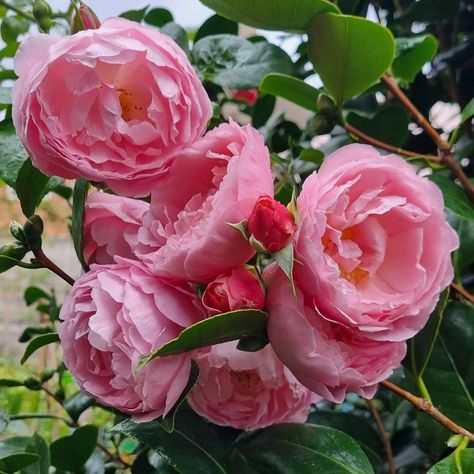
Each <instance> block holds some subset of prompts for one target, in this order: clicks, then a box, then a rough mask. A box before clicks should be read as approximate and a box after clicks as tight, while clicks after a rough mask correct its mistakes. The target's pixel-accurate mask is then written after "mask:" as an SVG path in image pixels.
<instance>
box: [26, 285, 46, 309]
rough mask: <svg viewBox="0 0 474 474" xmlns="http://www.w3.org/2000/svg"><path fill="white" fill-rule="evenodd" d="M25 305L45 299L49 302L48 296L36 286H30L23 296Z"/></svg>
mask: <svg viewBox="0 0 474 474" xmlns="http://www.w3.org/2000/svg"><path fill="white" fill-rule="evenodd" d="M23 298H24V300H25V303H26V304H27V305H28V306H30V305H32V304H33V303H36V302H37V301H38V300H40V299H45V300H48V301H49V295H48V293H46V292H45V291H44V290H42V289H41V288H38V287H36V286H30V287H28V288H27V289H26V290H25V294H24V296H23Z"/></svg>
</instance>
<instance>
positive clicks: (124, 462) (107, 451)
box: [97, 443, 132, 469]
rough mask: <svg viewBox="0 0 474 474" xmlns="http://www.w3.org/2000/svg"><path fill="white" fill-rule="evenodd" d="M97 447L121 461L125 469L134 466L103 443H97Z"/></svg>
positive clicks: (115, 459)
mask: <svg viewBox="0 0 474 474" xmlns="http://www.w3.org/2000/svg"><path fill="white" fill-rule="evenodd" d="M97 447H98V448H99V449H100V450H101V451H102V452H103V453H104V454H105V455H106V456H109V458H111V459H113V460H114V461H116V462H118V463H120V464H121V465H122V466H123V467H124V468H125V469H127V468H130V467H132V466H131V465H130V464H129V463H128V462H126V461H124V460H123V459H122V458H121V457H120V455H119V454H117V455H115V454H113V453H112V452H110V451H109V450H108V449H107V448H106V447H105V446H104V445H103V444H101V443H97Z"/></svg>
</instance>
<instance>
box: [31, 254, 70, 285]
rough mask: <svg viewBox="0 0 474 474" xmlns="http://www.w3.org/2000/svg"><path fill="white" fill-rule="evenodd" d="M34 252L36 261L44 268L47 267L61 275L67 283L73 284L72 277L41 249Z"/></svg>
mask: <svg viewBox="0 0 474 474" xmlns="http://www.w3.org/2000/svg"><path fill="white" fill-rule="evenodd" d="M33 253H34V254H35V257H36V259H37V260H38V262H40V263H42V264H43V265H44V266H45V267H46V268H49V270H51V271H52V272H53V273H56V275H58V276H59V277H61V278H62V279H63V280H64V281H65V282H66V283H69V284H70V285H71V286H72V285H74V279H73V278H71V277H70V276H69V275H68V274H67V273H66V272H65V271H63V270H61V269H60V268H59V267H58V266H57V265H56V264H55V263H54V262H52V261H51V260H50V259H49V258H48V257H47V256H46V255H45V253H44V252H43V250H42V249H38V250H35V251H34V252H33Z"/></svg>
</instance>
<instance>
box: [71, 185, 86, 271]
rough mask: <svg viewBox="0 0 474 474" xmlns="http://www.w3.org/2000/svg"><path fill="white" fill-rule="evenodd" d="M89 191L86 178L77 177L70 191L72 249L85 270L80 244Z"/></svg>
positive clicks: (81, 245)
mask: <svg viewBox="0 0 474 474" xmlns="http://www.w3.org/2000/svg"><path fill="white" fill-rule="evenodd" d="M88 192H89V182H88V181H87V180H86V179H78V180H77V181H76V184H75V186H74V190H73V193H72V220H71V235H72V240H73V242H74V250H75V251H76V255H77V258H78V259H79V262H81V265H82V268H83V269H84V270H86V271H87V269H88V266H87V264H86V262H85V260H84V250H83V244H82V228H83V224H84V205H85V203H86V199H87V194H88Z"/></svg>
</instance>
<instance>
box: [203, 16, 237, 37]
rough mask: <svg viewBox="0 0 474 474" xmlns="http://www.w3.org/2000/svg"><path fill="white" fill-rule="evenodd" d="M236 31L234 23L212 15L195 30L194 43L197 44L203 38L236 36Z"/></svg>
mask: <svg viewBox="0 0 474 474" xmlns="http://www.w3.org/2000/svg"><path fill="white" fill-rule="evenodd" d="M238 31H239V25H238V24H237V23H236V22H235V21H232V20H228V19H227V18H224V17H222V16H220V15H213V16H211V17H210V18H208V19H207V20H206V21H205V22H204V23H203V24H202V25H201V27H200V28H199V29H198V30H197V32H196V36H195V37H194V41H195V42H197V41H199V40H200V39H202V38H204V37H205V36H212V35H223V34H227V35H236V34H237V33H238Z"/></svg>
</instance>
